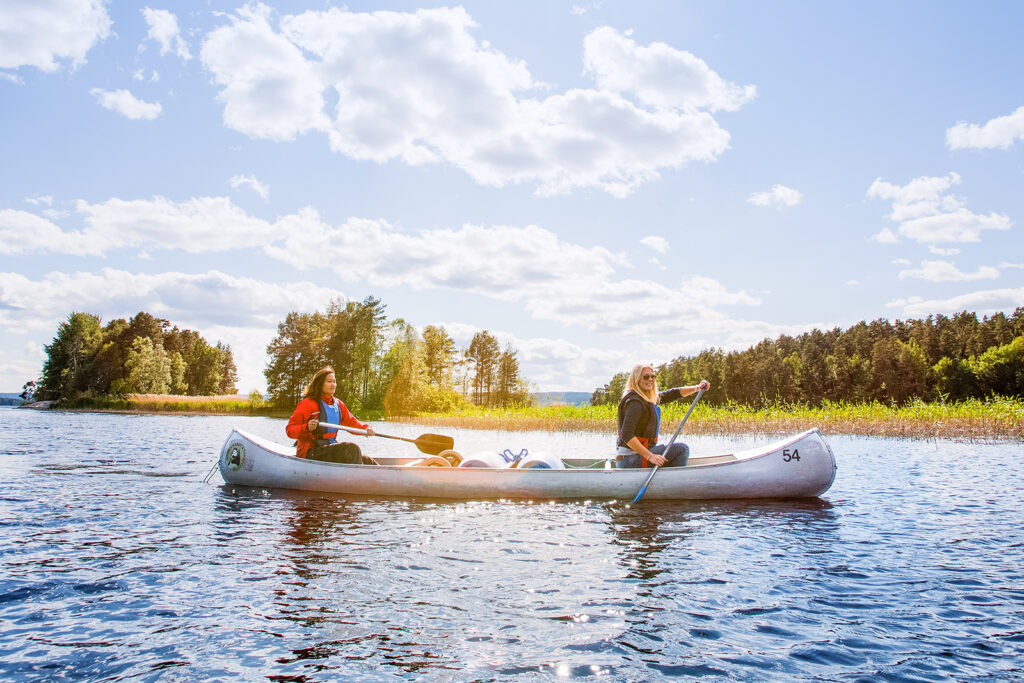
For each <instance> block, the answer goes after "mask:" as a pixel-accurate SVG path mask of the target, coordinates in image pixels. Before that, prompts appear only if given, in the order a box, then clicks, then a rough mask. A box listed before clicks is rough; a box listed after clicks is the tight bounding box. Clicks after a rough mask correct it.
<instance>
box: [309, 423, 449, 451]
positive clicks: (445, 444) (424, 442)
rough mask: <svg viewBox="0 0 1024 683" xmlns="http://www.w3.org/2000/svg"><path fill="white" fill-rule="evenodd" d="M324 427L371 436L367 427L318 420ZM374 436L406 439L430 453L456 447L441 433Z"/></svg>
mask: <svg viewBox="0 0 1024 683" xmlns="http://www.w3.org/2000/svg"><path fill="white" fill-rule="evenodd" d="M317 422H319V424H320V425H321V426H322V427H327V428H328V429H334V430H344V431H346V432H350V433H352V434H361V435H362V436H370V434H369V433H368V432H367V431H366V430H365V429H359V428H358V427H346V426H345V425H339V424H333V423H331V422H320V421H319V420H317ZM373 436H379V437H382V438H385V439H395V440H396V441H406V442H408V443H411V444H415V446H416V448H418V449H420V450H421V451H423V452H424V453H429V454H430V455H437V454H438V453H441V452H442V451H446V450H448V449H450V448H454V446H455V441H454V440H453V439H452V438H451V437H449V436H441V435H440V434H421V435H420V436H419V437H417V438H415V439H408V438H406V437H404V436H391V435H389V434H381V433H380V432H374V433H373Z"/></svg>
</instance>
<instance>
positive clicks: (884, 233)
mask: <svg viewBox="0 0 1024 683" xmlns="http://www.w3.org/2000/svg"><path fill="white" fill-rule="evenodd" d="M871 240H872V241H874V242H881V243H882V244H896V243H898V242H899V241H900V238H899V237H897V236H896V233H894V232H893V231H892V230H891V229H889V228H882V230H881V231H879V232H877V233H876V234H874V235H872V236H871Z"/></svg>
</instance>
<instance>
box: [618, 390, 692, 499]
mask: <svg viewBox="0 0 1024 683" xmlns="http://www.w3.org/2000/svg"><path fill="white" fill-rule="evenodd" d="M703 395H704V387H701V388H700V390H699V391H697V396H696V398H694V399H693V403H691V404H690V408H689V410H687V411H686V415H684V416H683V421H682V422H680V423H679V426H678V427H676V431H675V432H674V433H673V434H672V438H671V439H669V440H668V445H667V446H665V450H664V451H663V452H664V453H666V454H667V453H668V451H669V449H670V448H672V444H674V443H675V442H676V437H677V436H679V432H681V431H683V425H684V424H686V421H687V420H689V419H690V413H692V412H693V409H694V408H695V407H696V406H697V401H699V400H700V397H701V396H703ZM657 472H658V466H657V465H655V466H654V469H653V470H651V475H650V476H649V477H647V481H645V482H644V485H643V486H641V487H640V490H639V491H637V492H636V498H634V499H633V502H634V503H635V502H637V501H638V500H640V499H641V498H642V497H643V495H644V493H645V492H646V491H647V485H648V484H650V483H651V480H652V479H654V475H655V474H656V473H657Z"/></svg>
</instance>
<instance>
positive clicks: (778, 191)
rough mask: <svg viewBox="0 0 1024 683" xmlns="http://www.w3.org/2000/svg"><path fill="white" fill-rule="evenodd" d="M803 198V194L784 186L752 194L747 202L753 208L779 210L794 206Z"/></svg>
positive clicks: (775, 186) (776, 186)
mask: <svg viewBox="0 0 1024 683" xmlns="http://www.w3.org/2000/svg"><path fill="white" fill-rule="evenodd" d="M803 198H804V196H803V194H802V193H800V192H798V191H796V190H794V189H793V188H791V187H786V186H785V185H772V189H770V190H767V191H765V192H754V193H753V194H751V195H750V196H749V197H747V201H748V202H750V203H751V204H753V205H754V206H765V207H772V208H775V209H781V208H784V207H787V206H796V205H797V204H799V203H800V201H801V200H802V199H803Z"/></svg>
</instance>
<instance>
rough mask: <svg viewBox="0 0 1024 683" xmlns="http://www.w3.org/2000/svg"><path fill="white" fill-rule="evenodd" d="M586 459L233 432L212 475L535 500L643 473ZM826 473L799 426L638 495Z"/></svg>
mask: <svg viewBox="0 0 1024 683" xmlns="http://www.w3.org/2000/svg"><path fill="white" fill-rule="evenodd" d="M410 460H411V459H410V458H405V459H395V460H394V462H396V463H397V462H406V463H407V462H408V461H410ZM385 462H387V461H386V460H385ZM572 462H574V463H579V462H581V461H580V460H573V461H572ZM591 462H592V463H593V464H595V465H597V466H598V467H591V468H569V469H563V470H557V469H488V468H464V467H410V466H408V465H407V464H406V465H403V464H391V465H388V464H384V465H376V466H375V465H348V464H341V463H328V462H320V461H316V460H306V459H303V458H297V457H295V449H294V448H293V447H290V446H286V445H282V444H277V443H274V442H271V441H268V440H267V439H263V438H261V437H257V436H255V435H252V434H249V433H247V432H244V431H242V430H240V429H235V430H233V431H232V432H231V434H230V435H229V436H228V438H227V440H225V442H224V446H223V447H222V448H221V453H220V473H221V477H223V479H224V481H225V482H226V483H228V484H233V485H237V486H247V487H254V488H270V489H297V490H302V491H321V492H330V493H342V494H354V495H363V496H379V497H403V498H404V497H409V498H443V499H457V500H476V499H507V500H536V501H541V500H580V499H584V500H586V499H590V500H601V499H627V500H631V499H632V498H633V497H634V496H635V495H636V492H637V491H638V490H639V489H640V487H641V486H643V483H644V482H645V481H646V480H647V476H648V475H649V474H650V470H648V469H622V470H620V469H602V468H600V463H601V462H603V461H602V460H599V459H595V460H593V461H591ZM835 473H836V461H835V457H834V455H833V453H832V449H831V447H830V446H829V445H828V443H827V442H826V441H825V439H824V437H823V436H822V434H821V432H820V431H819V430H818V429H809V430H807V431H806V432H803V433H802V434H798V435H795V436H791V437H789V438H787V439H783V440H780V441H778V442H776V443H773V444H771V445H767V446H765V447H761V448H757V449H754V450H750V451H745V452H742V453H734V454H728V455H719V456H710V457H691V458H690V464H689V465H688V466H686V467H666V468H661V469H659V470H658V472H657V474H656V475H655V477H654V479H653V480H652V481H651V483H650V485H649V486H648V487H647V491H646V493H645V494H644V498H643V499H644V500H706V499H727V498H813V497H817V496H820V495H821V494H823V493H825V491H827V490H828V489H829V487H830V486H831V485H832V482H833V481H834V479H835Z"/></svg>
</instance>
